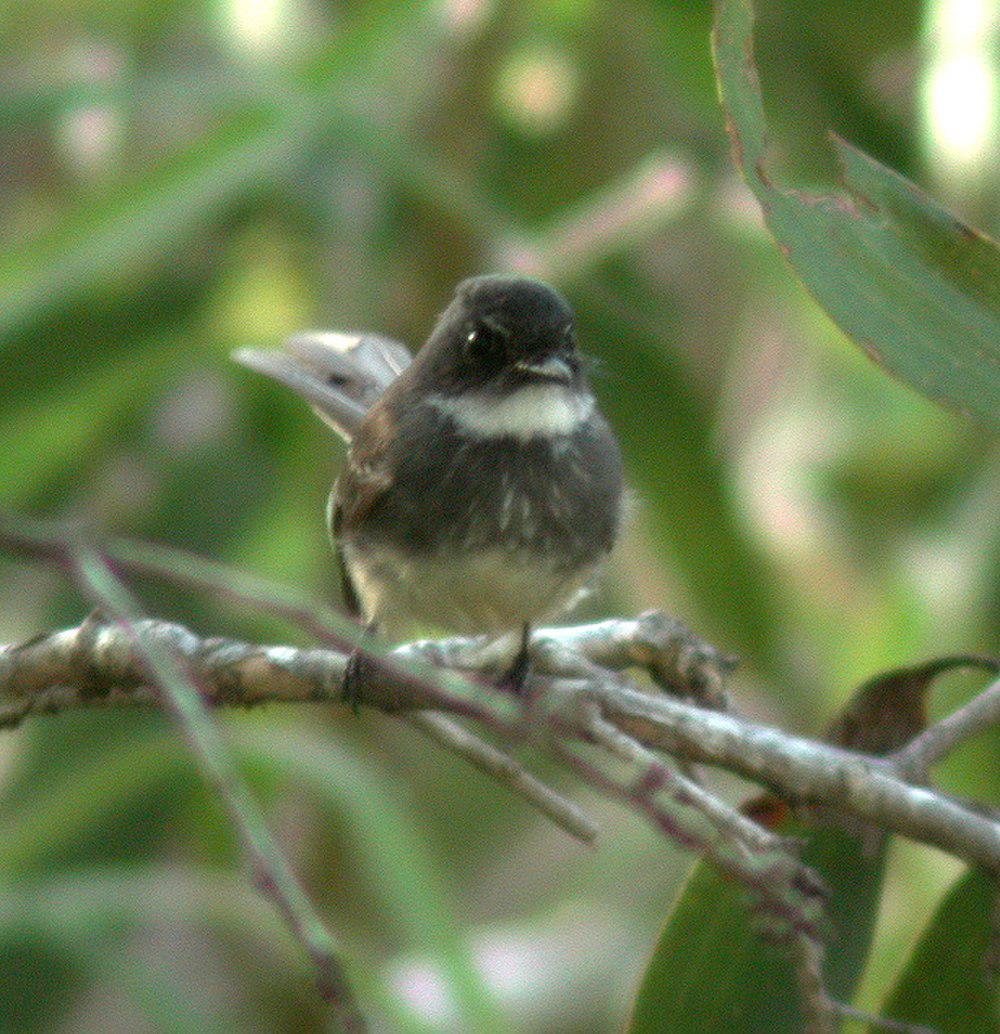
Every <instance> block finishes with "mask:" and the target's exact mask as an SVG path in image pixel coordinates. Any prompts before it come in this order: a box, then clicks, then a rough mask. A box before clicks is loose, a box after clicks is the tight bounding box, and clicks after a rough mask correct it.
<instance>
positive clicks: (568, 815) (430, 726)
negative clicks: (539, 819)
mask: <svg viewBox="0 0 1000 1034" xmlns="http://www.w3.org/2000/svg"><path fill="white" fill-rule="evenodd" d="M404 720H405V721H406V722H407V723H408V724H409V725H412V726H413V727H414V728H415V729H419V730H420V731H421V732H422V733H423V734H424V735H425V736H427V737H428V738H429V739H432V740H433V741H434V742H435V743H437V744H438V745H439V746H442V747H444V748H445V749H446V750H450V751H451V752H452V753H454V754H457V755H458V756H459V757H461V758H464V759H465V760H466V761H467V762H469V764H471V765H474V766H475V767H476V768H478V769H481V770H482V771H483V772H485V773H486V774H487V775H489V776H492V777H493V778H494V779H496V780H497V781H499V782H501V783H503V784H504V785H505V786H507V787H509V788H510V789H511V790H513V791H514V792H515V793H517V794H519V795H520V796H521V797H523V798H524V799H525V800H526V801H528V803H529V804H531V805H532V806H533V807H535V808H537V809H538V810H539V811H540V812H541V813H542V814H543V815H545V816H547V817H548V818H549V819H551V820H552V821H553V822H554V823H555V824H556V825H557V826H559V827H561V828H562V829H564V830H565V831H566V832H567V833H569V834H570V835H571V836H574V837H576V838H577V839H578V840H582V841H583V842H584V843H585V844H590V843H593V841H594V839H595V838H596V836H597V834H598V832H599V830H598V827H597V825H596V823H595V822H594V820H593V819H591V818H590V816H588V815H587V813H586V812H584V811H583V809H582V808H580V807H579V805H577V804H574V803H573V802H572V801H570V800H567V799H566V798H565V797H563V796H562V795H561V794H559V793H556V791H555V790H553V789H552V788H551V787H549V786H546V785H545V783H543V782H542V781H541V780H540V779H538V778H537V777H536V776H534V775H532V774H531V773H530V772H529V771H528V770H527V769H526V768H525V767H524V766H523V765H522V764H520V763H519V762H518V761H516V760H515V759H514V758H512V757H511V756H510V755H509V754H507V753H505V752H504V751H502V750H498V749H497V748H496V747H494V746H493V745H492V744H489V743H486V742H485V741H484V740H482V739H480V738H479V737H478V736H474V735H473V734H472V733H470V732H469V731H468V730H467V729H465V728H464V727H463V726H461V725H459V724H458V722H453V721H452V720H451V719H450V718H447V717H446V716H445V715H442V714H437V713H435V712H433V711H417V712H414V713H412V714H407V715H405V716H404Z"/></svg>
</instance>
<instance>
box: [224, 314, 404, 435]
mask: <svg viewBox="0 0 1000 1034" xmlns="http://www.w3.org/2000/svg"><path fill="white" fill-rule="evenodd" d="M233 359H234V360H235V361H236V362H238V363H240V364H241V365H243V366H246V367H249V369H251V370H256V371H257V372H258V373H262V374H264V375H265V376H267V377H273V378H274V379H275V380H276V381H280V382H281V383H282V384H284V385H286V386H287V387H289V388H291V389H292V390H293V391H295V392H298V394H299V395H301V396H302V397H303V398H305V399H306V401H307V402H308V403H309V404H310V405H311V406H312V408H313V411H314V412H315V413H316V415H317V416H319V417H320V419H322V420H324V421H325V422H326V423H327V424H329V425H330V427H332V428H333V429H334V430H335V431H336V432H337V433H338V434H339V435H341V436H342V437H343V438H345V439H346V440H347V441H350V440H351V438H352V437H353V436H354V432H355V431H356V430H357V427H358V424H360V423H361V421H362V419H364V416H365V413H367V412H368V410H369V409H370V408H371V406H372V404H373V403H374V402H375V400H376V399H377V398H378V397H379V396H380V395H381V394H382V392H384V391H385V389H386V388H387V387H389V385H390V384H391V383H392V382H393V381H394V380H395V379H396V378H397V377H398V376H399V375H400V373H402V372H403V370H405V369H406V367H407V366H409V364H410V363H411V361H412V357H411V355H410V353H409V351H408V350H407V349H406V347H405V346H404V345H401V344H399V342H398V341H391V340H389V339H388V338H381V337H376V336H374V335H371V334H338V333H335V332H329V331H315V332H310V333H305V334H296V335H295V336H293V337H291V338H289V339H288V340H287V341H286V342H285V347H284V350H283V351H278V350H275V351H261V350H258V349H254V348H242V349H239V350H238V351H236V352H234V353H233Z"/></svg>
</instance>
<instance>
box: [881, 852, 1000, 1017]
mask: <svg viewBox="0 0 1000 1034" xmlns="http://www.w3.org/2000/svg"><path fill="white" fill-rule="evenodd" d="M997 894H998V887H997V883H996V881H995V880H991V879H989V877H988V876H987V875H986V874H985V873H983V872H978V871H974V872H969V873H967V874H966V875H965V876H963V877H962V878H961V879H960V880H958V882H957V883H956V884H955V886H954V887H952V889H951V890H950V891H949V893H948V894H947V895H946V897H945V899H944V901H943V903H942V904H941V907H940V908H939V909H938V911H937V914H936V915H935V916H934V918H933V919H932V920H931V923H930V925H929V926H928V928H927V930H926V931H925V932H924V934H923V936H922V937H921V938H920V942H919V943H918V944H917V947H916V949H915V950H914V952H913V954H912V955H911V956H910V959H909V961H908V962H907V964H906V968H905V969H904V970H903V975H902V976H901V977H900V980H899V983H898V984H897V985H896V988H895V990H894V991H893V992H892V994H891V996H890V997H889V1000H888V1002H887V1003H886V1005H885V1006H884V1008H883V1011H882V1015H883V1016H886V1017H891V1018H892V1019H895V1020H904V1021H906V1022H907V1023H912V1024H917V1025H921V1026H926V1027H930V1028H931V1029H933V1030H936V1031H938V1032H939V1034H973V1032H976V1031H982V1032H983V1034H986V1032H987V1031H995V1030H1000V980H998V978H997V976H996V974H994V975H993V976H992V977H991V976H990V975H989V973H988V967H987V956H988V955H989V953H990V926H991V921H992V920H993V919H994V918H995V915H996V912H995V909H996V901H997Z"/></svg>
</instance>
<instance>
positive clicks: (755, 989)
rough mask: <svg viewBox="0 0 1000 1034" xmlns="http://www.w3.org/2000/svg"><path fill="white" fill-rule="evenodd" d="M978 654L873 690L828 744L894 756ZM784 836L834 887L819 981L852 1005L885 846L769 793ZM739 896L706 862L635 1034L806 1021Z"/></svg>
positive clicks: (779, 962) (887, 680) (666, 944)
mask: <svg viewBox="0 0 1000 1034" xmlns="http://www.w3.org/2000/svg"><path fill="white" fill-rule="evenodd" d="M979 660H980V659H979V658H971V659H970V658H969V657H964V656H962V657H945V658H941V659H939V660H936V661H932V662H930V663H927V664H921V665H918V666H916V667H912V668H899V669H895V670H893V671H889V672H883V673H881V674H879V675H876V676H874V677H873V678H871V679H869V680H868V681H867V682H865V683H864V684H863V685H862V686H861V687H860V688H859V689H858V690H857V692H856V693H855V694H854V695H853V696H852V698H851V699H850V701H849V702H848V703H847V705H846V707H844V708H843V709H842V710H841V712H840V714H839V715H837V717H836V718H835V720H834V721H833V722H832V723H831V725H830V726H829V727H828V728H827V730H826V733H825V736H824V738H825V739H826V741H827V742H829V743H834V744H836V745H837V746H840V747H846V748H848V749H851V750H856V751H859V752H860V753H863V754H873V755H886V754H892V753H893V752H895V751H896V750H898V749H899V748H900V747H901V746H903V744H905V743H908V742H909V741H910V739H911V738H912V737H913V736H915V735H917V734H918V733H919V732H920V731H921V730H922V729H923V728H924V726H925V724H926V711H925V704H926V700H927V694H928V693H929V692H930V688H931V685H932V683H933V681H934V679H935V678H936V677H937V676H938V675H940V674H941V673H942V672H945V671H948V670H950V669H951V668H954V667H960V666H965V665H967V664H968V663H970V662H971V663H973V664H977V663H978V662H979ZM750 811H751V814H752V815H753V816H754V818H756V819H757V820H758V821H760V822H762V823H764V824H765V825H767V826H769V827H776V828H777V829H778V831H779V832H780V833H782V834H783V835H784V836H789V837H795V838H798V839H801V840H804V842H805V846H804V848H803V851H802V859H803V861H804V862H806V864H807V865H810V866H811V867H812V868H813V869H814V870H815V871H816V872H817V873H819V875H820V876H821V877H822V879H823V881H824V882H825V884H826V886H827V889H828V891H829V895H830V898H829V902H828V905H827V918H828V927H827V929H826V930H825V931H824V933H825V939H824V943H825V946H826V949H827V950H826V958H825V960H824V963H823V978H824V982H825V984H826V989H827V991H828V993H829V994H830V995H831V996H832V997H833V998H834V999H835V1000H836V1001H841V1002H849V1001H850V1000H851V998H852V997H853V994H854V987H855V984H856V983H857V981H858V978H859V977H860V975H861V971H862V969H863V967H864V965H865V962H866V960H867V957H868V950H869V947H870V945H871V940H872V936H873V933H874V930H875V920H876V917H877V914H878V904H879V898H880V897H881V893H882V879H883V876H884V870H885V854H886V845H885V839H884V838H882V839H881V840H880V841H879V842H878V845H877V846H875V845H874V844H873V843H870V842H868V841H869V840H870V837H867V836H866V835H865V834H864V833H863V832H862V831H861V830H856V829H852V828H839V827H834V826H831V825H827V824H826V823H822V824H820V825H816V824H815V823H814V822H813V821H812V820H809V822H808V823H807V822H806V821H805V820H800V821H796V820H793V819H792V818H791V817H790V816H789V815H788V814H787V811H788V809H787V806H786V805H784V804H783V803H782V802H781V801H780V800H779V799H777V798H776V797H773V796H767V797H764V798H763V799H762V800H761V801H758V802H756V803H755V804H754V805H753V806H752V807H751V809H750ZM747 906H748V902H747V900H746V896H745V895H744V894H743V893H742V892H741V890H740V888H738V887H737V886H735V885H734V884H733V883H731V882H728V881H726V880H725V879H724V878H723V877H722V876H720V875H719V873H718V872H717V871H716V870H715V868H714V867H711V866H709V865H708V864H707V863H706V862H704V861H702V862H699V864H698V865H697V866H696V867H695V870H694V872H693V873H692V875H691V877H690V879H689V880H688V883H687V885H686V886H685V887H684V889H683V890H682V892H681V894H680V897H679V898H678V900H677V902H676V903H675V905H674V907H673V910H672V911H671V914H670V916H669V917H668V919H667V925H666V928H665V929H664V931H663V934H662V935H661V937H660V941H659V943H658V944H657V946H656V951H655V953H654V955H653V959H652V961H651V962H650V965H649V967H648V969H647V970H646V974H645V976H644V978H643V982H642V986H641V987H640V989H639V995H638V998H637V999H636V1005H635V1013H634V1017H633V1021H632V1027H631V1034H667V1032H669V1034H684V1032H685V1031H692V1032H694V1031H698V1032H701V1034H705V1032H709V1034H710V1032H712V1031H719V1032H720V1034H722V1032H723V1031H731V1030H739V1031H742V1032H745V1034H754V1032H757V1031H760V1032H761V1034H764V1032H767V1034H781V1032H783V1031H787V1032H788V1034H797V1032H799V1031H801V1030H802V1029H803V1024H804V1021H805V1017H804V1016H803V1015H802V1010H801V1007H800V1002H799V995H798V991H797V983H796V977H795V973H794V970H793V967H792V962H791V960H790V958H789V953H788V952H787V950H784V949H782V948H780V947H779V946H777V945H774V944H768V943H766V942H765V941H764V940H762V938H761V935H760V932H759V931H757V930H755V929H754V924H753V922H752V920H751V917H750V915H749V914H748V908H747Z"/></svg>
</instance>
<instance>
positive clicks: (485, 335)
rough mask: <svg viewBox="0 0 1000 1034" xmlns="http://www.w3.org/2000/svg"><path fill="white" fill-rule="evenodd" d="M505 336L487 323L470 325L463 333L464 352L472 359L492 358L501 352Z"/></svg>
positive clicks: (504, 343)
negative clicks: (464, 333)
mask: <svg viewBox="0 0 1000 1034" xmlns="http://www.w3.org/2000/svg"><path fill="white" fill-rule="evenodd" d="M505 347H506V338H505V337H504V335H503V334H501V333H500V331H499V329H498V328H496V327H491V326H490V325H489V324H487V323H475V324H473V325H471V326H470V327H469V329H468V331H467V332H466V335H465V353H466V355H468V356H469V357H470V358H473V359H492V358H494V357H499V356H501V355H502V354H503V352H504V348H505Z"/></svg>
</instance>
